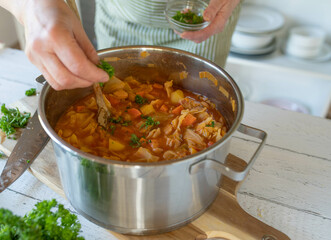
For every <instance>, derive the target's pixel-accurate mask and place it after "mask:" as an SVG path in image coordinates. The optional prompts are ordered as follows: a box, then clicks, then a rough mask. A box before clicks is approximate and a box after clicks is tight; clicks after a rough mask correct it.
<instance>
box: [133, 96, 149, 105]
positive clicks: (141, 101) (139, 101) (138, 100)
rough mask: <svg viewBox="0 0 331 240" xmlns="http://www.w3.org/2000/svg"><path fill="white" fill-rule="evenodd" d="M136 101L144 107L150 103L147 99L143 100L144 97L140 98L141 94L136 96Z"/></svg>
mask: <svg viewBox="0 0 331 240" xmlns="http://www.w3.org/2000/svg"><path fill="white" fill-rule="evenodd" d="M134 101H135V102H136V103H138V104H139V105H143V104H145V103H147V102H148V100H147V98H143V97H142V96H140V95H139V94H137V95H136V97H135V98H134Z"/></svg>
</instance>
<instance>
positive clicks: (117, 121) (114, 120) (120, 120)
mask: <svg viewBox="0 0 331 240" xmlns="http://www.w3.org/2000/svg"><path fill="white" fill-rule="evenodd" d="M108 122H111V123H115V124H121V125H122V126H129V125H130V124H131V123H132V122H131V121H127V120H123V118H122V117H121V116H119V117H118V118H112V117H110V118H109V119H108Z"/></svg>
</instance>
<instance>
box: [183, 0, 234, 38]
mask: <svg viewBox="0 0 331 240" xmlns="http://www.w3.org/2000/svg"><path fill="white" fill-rule="evenodd" d="M239 2H240V0H210V3H209V5H208V7H207V8H206V9H205V11H204V13H203V19H204V20H205V21H208V22H210V23H209V25H208V26H207V27H206V28H204V29H202V30H199V31H195V32H183V33H182V34H180V37H181V38H184V39H187V40H191V41H193V42H196V43H201V42H203V41H205V40H207V39H208V38H209V37H211V36H213V35H214V34H217V33H219V32H222V31H223V29H224V27H225V24H226V22H227V20H228V19H229V17H230V16H231V14H232V11H233V10H234V9H235V7H236V6H237V5H238V3H239Z"/></svg>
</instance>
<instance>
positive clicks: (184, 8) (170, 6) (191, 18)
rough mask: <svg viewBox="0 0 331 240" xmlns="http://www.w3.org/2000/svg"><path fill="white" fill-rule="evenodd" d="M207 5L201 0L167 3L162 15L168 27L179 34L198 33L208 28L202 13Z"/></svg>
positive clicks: (176, 0) (172, 0) (175, 0)
mask: <svg viewBox="0 0 331 240" xmlns="http://www.w3.org/2000/svg"><path fill="white" fill-rule="evenodd" d="M207 6H208V4H207V3H206V2H205V1H202V0H185V1H178V0H171V1H168V3H167V6H166V9H165V11H164V15H165V17H166V19H167V20H168V22H169V24H170V27H171V28H172V29H174V30H175V31H177V32H179V33H183V32H187V31H198V30H201V29H203V28H205V27H207V26H208V24H209V22H207V21H205V20H204V19H203V12H204V10H205V9H206V8H207Z"/></svg>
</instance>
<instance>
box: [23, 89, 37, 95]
mask: <svg viewBox="0 0 331 240" xmlns="http://www.w3.org/2000/svg"><path fill="white" fill-rule="evenodd" d="M36 94H37V91H36V89H35V88H30V89H28V90H26V91H25V95H26V96H34V95H36Z"/></svg>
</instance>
